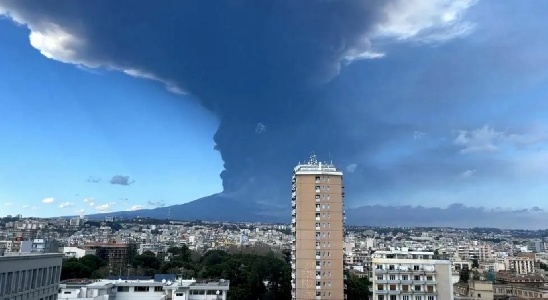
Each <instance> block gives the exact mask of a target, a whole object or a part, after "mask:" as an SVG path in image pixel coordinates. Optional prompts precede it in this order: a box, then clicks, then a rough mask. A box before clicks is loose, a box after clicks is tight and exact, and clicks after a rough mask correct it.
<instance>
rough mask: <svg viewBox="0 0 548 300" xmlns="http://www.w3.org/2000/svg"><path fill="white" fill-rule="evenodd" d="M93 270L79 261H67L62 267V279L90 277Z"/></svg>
mask: <svg viewBox="0 0 548 300" xmlns="http://www.w3.org/2000/svg"><path fill="white" fill-rule="evenodd" d="M91 273H92V270H91V269H89V268H88V267H86V266H85V265H84V264H82V263H80V262H78V261H65V262H64V263H63V267H62V268H61V280H66V279H75V278H90V277H91Z"/></svg>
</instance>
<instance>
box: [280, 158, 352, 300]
mask: <svg viewBox="0 0 548 300" xmlns="http://www.w3.org/2000/svg"><path fill="white" fill-rule="evenodd" d="M342 176H343V173H342V172H340V171H339V170H337V168H336V167H335V166H334V165H333V164H331V163H322V162H318V161H317V160H316V157H315V156H314V155H313V156H312V157H311V158H310V160H309V161H308V162H307V163H304V164H299V165H297V166H296V167H295V168H294V172H293V180H292V201H291V205H292V234H293V240H292V248H291V250H292V254H291V258H292V261H291V270H292V299H298V300H301V299H302V300H305V299H306V300H309V299H336V300H341V299H345V293H344V273H343V264H344V262H343V257H344V252H343V220H344V210H343V184H342Z"/></svg>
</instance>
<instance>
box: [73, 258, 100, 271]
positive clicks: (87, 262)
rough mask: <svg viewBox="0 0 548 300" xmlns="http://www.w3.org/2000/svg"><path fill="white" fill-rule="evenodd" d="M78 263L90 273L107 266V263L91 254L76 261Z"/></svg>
mask: <svg viewBox="0 0 548 300" xmlns="http://www.w3.org/2000/svg"><path fill="white" fill-rule="evenodd" d="M78 262H80V263H81V264H83V265H84V266H86V267H88V268H89V269H90V270H92V271H96V270H99V268H101V267H104V266H106V265H107V263H106V262H105V261H104V260H102V259H101V258H100V257H99V256H97V255H93V254H88V255H84V256H83V257H82V258H80V259H79V260H78Z"/></svg>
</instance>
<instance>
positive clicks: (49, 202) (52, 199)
mask: <svg viewBox="0 0 548 300" xmlns="http://www.w3.org/2000/svg"><path fill="white" fill-rule="evenodd" d="M53 202H55V199H54V198H51V197H49V198H44V199H42V203H45V204H51V203H53Z"/></svg>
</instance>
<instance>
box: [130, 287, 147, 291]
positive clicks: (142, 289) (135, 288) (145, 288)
mask: <svg viewBox="0 0 548 300" xmlns="http://www.w3.org/2000/svg"><path fill="white" fill-rule="evenodd" d="M133 291H134V292H148V286H136V287H134V288H133Z"/></svg>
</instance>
